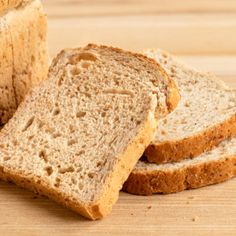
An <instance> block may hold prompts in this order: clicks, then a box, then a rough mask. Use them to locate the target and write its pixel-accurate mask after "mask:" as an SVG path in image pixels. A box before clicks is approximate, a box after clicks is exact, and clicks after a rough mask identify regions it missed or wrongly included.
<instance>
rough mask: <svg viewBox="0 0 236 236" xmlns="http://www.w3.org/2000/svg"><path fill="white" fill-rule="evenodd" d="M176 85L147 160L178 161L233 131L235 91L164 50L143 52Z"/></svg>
mask: <svg viewBox="0 0 236 236" xmlns="http://www.w3.org/2000/svg"><path fill="white" fill-rule="evenodd" d="M146 55H148V56H150V57H152V58H154V59H155V60H156V61H157V62H158V63H160V65H161V66H163V68H164V69H165V70H166V72H167V74H168V75H169V76H170V77H172V79H173V80H174V81H175V83H176V85H177V86H178V88H179V91H180V95H181V101H180V102H179V104H178V106H177V109H176V110H175V111H174V112H172V113H171V114H170V115H168V116H167V117H166V118H164V119H162V120H161V121H160V122H159V124H158V129H157V133H156V136H155V139H154V141H153V142H152V143H151V145H149V147H148V148H147V150H146V152H145V155H146V157H147V159H148V161H150V162H155V163H166V162H178V161H181V160H183V159H186V158H193V157H196V156H198V155H200V154H201V153H203V152H204V151H207V150H210V149H212V148H213V147H215V146H217V145H218V144H219V143H220V142H222V141H223V140H225V139H226V138H228V137H232V136H233V135H235V134H236V103H235V101H236V100H235V93H234V92H233V91H231V90H229V89H228V88H227V87H226V86H225V84H224V83H223V82H221V81H220V80H217V79H215V78H214V77H213V76H212V75H209V74H206V73H200V72H198V71H196V70H194V69H192V68H189V67H187V66H185V65H183V64H181V63H180V62H179V61H178V60H176V59H175V58H173V57H172V56H171V55H169V54H168V53H165V52H162V51H159V50H154V51H151V50H150V51H146Z"/></svg>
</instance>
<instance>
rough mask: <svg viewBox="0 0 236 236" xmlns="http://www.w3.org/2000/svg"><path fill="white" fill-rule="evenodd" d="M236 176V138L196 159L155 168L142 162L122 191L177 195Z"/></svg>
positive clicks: (138, 193) (152, 164)
mask: <svg viewBox="0 0 236 236" xmlns="http://www.w3.org/2000/svg"><path fill="white" fill-rule="evenodd" d="M235 175H236V137H233V138H230V139H228V140H226V141H224V142H222V143H221V144H219V146H218V147H216V148H215V149H212V150H211V151H208V152H206V153H203V154H201V155H200V156H198V157H196V158H194V159H192V160H191V159H187V160H183V161H181V162H176V163H166V164H159V165H158V164H155V163H148V162H145V161H139V162H138V164H137V165H136V167H135V168H134V170H133V171H132V173H131V174H130V176H129V178H128V180H127V181H126V183H125V184H124V186H123V190H124V191H126V192H128V193H132V194H137V195H151V194H154V193H164V194H168V193H176V192H180V191H183V190H185V189H195V188H200V187H204V186H207V185H212V184H217V183H220V182H223V181H226V180H228V179H230V178H233V177H234V176H235Z"/></svg>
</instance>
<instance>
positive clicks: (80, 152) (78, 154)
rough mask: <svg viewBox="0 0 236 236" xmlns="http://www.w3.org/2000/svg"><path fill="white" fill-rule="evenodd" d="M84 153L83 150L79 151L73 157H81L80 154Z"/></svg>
mask: <svg viewBox="0 0 236 236" xmlns="http://www.w3.org/2000/svg"><path fill="white" fill-rule="evenodd" d="M84 153H85V151H84V150H81V151H79V152H77V153H76V154H75V155H76V156H80V155H82V154H84Z"/></svg>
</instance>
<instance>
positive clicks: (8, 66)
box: [0, 0, 48, 125]
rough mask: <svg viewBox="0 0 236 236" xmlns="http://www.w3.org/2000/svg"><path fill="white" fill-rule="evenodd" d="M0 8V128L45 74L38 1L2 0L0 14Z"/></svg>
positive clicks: (43, 18)
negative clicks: (2, 11)
mask: <svg viewBox="0 0 236 236" xmlns="http://www.w3.org/2000/svg"><path fill="white" fill-rule="evenodd" d="M27 2H29V3H28V4H26V3H27ZM4 4H5V5H4ZM8 4H9V6H8ZM4 7H5V8H6V9H5V8H4ZM3 9H5V10H6V12H5V11H4V13H3V14H2V15H1V17H0V33H1V37H0V46H1V47H0V59H1V64H0V75H1V79H0V96H1V100H0V125H1V124H5V123H6V122H7V121H8V120H9V118H11V117H12V115H13V114H14V112H15V110H16V108H17V107H18V105H19V104H20V102H21V101H22V100H23V98H24V97H25V95H26V94H27V92H28V91H29V90H30V88H31V87H33V86H35V85H37V84H38V83H39V82H40V81H42V80H43V79H45V78H46V77H47V73H48V53H47V39H46V36H47V18H46V15H45V13H44V10H43V7H42V4H41V2H40V1H39V0H33V1H22V0H21V1H19V0H18V1H17V0H15V1H13V0H11V1H5V0H4V1H0V11H1V10H3Z"/></svg>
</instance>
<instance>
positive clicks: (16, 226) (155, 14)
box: [0, 0, 236, 236]
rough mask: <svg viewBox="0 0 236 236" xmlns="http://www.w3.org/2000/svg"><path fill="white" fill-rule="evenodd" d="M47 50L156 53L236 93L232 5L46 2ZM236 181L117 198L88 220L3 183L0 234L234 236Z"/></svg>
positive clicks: (227, 0) (221, 1)
mask: <svg viewBox="0 0 236 236" xmlns="http://www.w3.org/2000/svg"><path fill="white" fill-rule="evenodd" d="M43 2H44V4H45V9H46V11H47V13H48V16H49V50H50V55H51V57H53V56H54V55H55V54H56V53H57V52H58V50H60V49H62V48H64V47H76V46H81V45H84V44H87V43H88V42H95V43H103V44H112V45H115V46H119V47H123V48H126V49H129V50H136V51H140V50H142V49H143V48H149V47H160V48H163V49H165V50H168V51H170V52H172V53H177V54H178V56H179V57H180V60H182V61H184V62H186V63H188V64H190V65H192V66H194V67H196V68H197V69H199V70H203V71H211V72H213V73H215V74H216V75H217V76H219V77H221V78H222V79H223V80H225V81H226V82H227V83H228V84H229V85H230V86H231V87H234V88H236V43H235V42H236V1H234V0H215V1H213V0H198V1H197V0H188V1H184V0H179V1H174V0H137V1H135V0H127V1H121V0H111V1H108V0H93V1H92V0H77V1H76V0H49V1H46V0H44V1H43ZM235 186H236V179H233V180H230V181H228V182H225V183H222V184H219V185H215V186H209V187H205V188H202V189H198V190H191V191H185V192H182V193H178V194H172V195H167V196H163V195H155V196H151V197H141V196H132V195H129V194H126V193H120V198H119V201H118V203H117V204H116V205H115V206H114V209H113V211H112V214H111V215H110V216H108V217H107V218H105V219H104V220H101V221H96V222H90V221H87V220H85V219H84V218H82V217H80V216H78V215H76V214H74V213H73V212H71V211H69V210H67V209H65V208H63V207H61V206H59V205H57V204H56V203H54V202H52V201H50V200H48V199H46V198H44V197H39V196H35V195H34V194H32V193H30V192H28V191H25V190H22V189H20V188H18V187H16V186H15V185H12V184H8V183H4V182H0V189H1V191H0V211H1V217H0V235H3V236H5V235H10V236H11V235H12V236H13V235H14V236H15V235H17V236H18V235H19V236H21V235H22V236H28V235H29V236H31V235H58V236H61V235H63V236H64V235H137V236H138V235H142V236H143V235H164V236H165V235H167V236H169V235H171V236H172V235H177V236H178V235H181V236H182V235H184V236H185V235H191V236H195V235H196V236H201V235H204V236H205V235H217V236H218V235H219V236H222V235H224V236H228V235H230V236H231V235H232V236H235V235H236V205H235V199H236V188H235Z"/></svg>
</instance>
